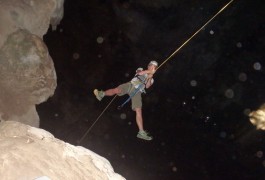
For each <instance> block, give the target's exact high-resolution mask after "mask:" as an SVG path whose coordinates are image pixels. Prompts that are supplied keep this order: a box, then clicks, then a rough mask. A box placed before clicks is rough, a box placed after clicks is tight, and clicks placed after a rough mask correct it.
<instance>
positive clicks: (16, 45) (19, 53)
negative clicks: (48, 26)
mask: <svg viewBox="0 0 265 180" xmlns="http://www.w3.org/2000/svg"><path fill="white" fill-rule="evenodd" d="M55 88H56V74H55V69H54V65H53V61H52V59H51V57H50V55H49V53H48V49H47V47H46V45H45V44H44V43H43V41H42V39H41V38H39V37H38V36H36V35H33V34H31V33H30V32H28V31H26V30H18V31H16V32H14V33H13V34H10V36H9V38H8V39H7V40H6V42H5V44H4V45H3V47H2V48H1V49H0V89H1V90H0V115H1V116H0V119H2V120H15V121H20V122H23V123H25V124H28V125H32V126H35V127H38V126H39V117H38V114H37V112H36V109H35V104H39V103H41V102H44V101H46V100H47V99H48V98H49V97H50V96H52V95H53V93H54V91H55Z"/></svg>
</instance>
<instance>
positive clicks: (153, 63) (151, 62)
mask: <svg viewBox="0 0 265 180" xmlns="http://www.w3.org/2000/svg"><path fill="white" fill-rule="evenodd" d="M148 65H155V66H158V63H157V62H156V61H150V63H149V64H148Z"/></svg>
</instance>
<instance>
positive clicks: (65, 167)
mask: <svg viewBox="0 0 265 180" xmlns="http://www.w3.org/2000/svg"><path fill="white" fill-rule="evenodd" d="M0 174H1V179H6V180H8V179H10V180H11V179H25V180H26V179H27V180H29V179H31V180H33V179H36V178H40V177H44V176H45V177H46V179H52V180H62V179H73V180H75V179H78V180H82V179H84V180H86V179H89V180H123V179H124V178H123V177H122V176H120V175H119V174H117V173H115V172H114V171H113V168H112V166H111V164H110V163H109V161H108V160H106V159H105V158H103V157H101V156H99V155H97V154H95V153H93V152H92V151H90V150H88V149H85V148H83V147H81V146H73V145H71V144H68V143H65V142H63V141H61V140H59V139H56V138H54V136H53V135H52V134H50V133H49V132H47V131H45V130H42V129H38V128H34V127H30V126H27V125H24V124H21V123H19V122H15V121H6V122H3V121H2V122H1V123H0ZM40 179H41V178H40Z"/></svg>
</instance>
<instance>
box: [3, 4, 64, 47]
mask: <svg viewBox="0 0 265 180" xmlns="http://www.w3.org/2000/svg"><path fill="white" fill-rule="evenodd" d="M63 3H64V1H62V0H45V1H43V0H0V33H1V36H0V48H1V46H2V45H3V44H4V42H5V40H6V39H7V37H8V36H9V34H12V33H14V32H15V31H17V30H18V29H26V30H28V31H30V32H31V33H32V34H35V35H37V36H39V37H41V38H42V36H43V35H44V34H46V32H47V30H48V28H49V25H50V22H52V23H53V24H52V25H53V26H56V25H58V24H59V22H60V20H61V19H62V16H63Z"/></svg>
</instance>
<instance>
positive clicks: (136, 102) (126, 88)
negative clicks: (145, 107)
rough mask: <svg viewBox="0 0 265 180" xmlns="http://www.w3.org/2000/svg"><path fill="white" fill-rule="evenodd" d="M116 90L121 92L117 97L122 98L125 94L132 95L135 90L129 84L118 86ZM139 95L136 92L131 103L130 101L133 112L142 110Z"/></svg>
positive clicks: (139, 93) (140, 96)
mask: <svg viewBox="0 0 265 180" xmlns="http://www.w3.org/2000/svg"><path fill="white" fill-rule="evenodd" d="M118 88H119V89H120V90H121V93H120V94H118V96H123V95H125V94H128V95H130V94H131V93H134V92H135V90H136V89H135V88H134V87H133V85H132V84H131V83H130V82H128V83H124V84H121V85H119V86H118ZM141 94H142V93H141V92H137V93H136V94H135V95H134V96H133V97H132V99H131V101H132V109H133V110H135V108H142V95H141Z"/></svg>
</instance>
